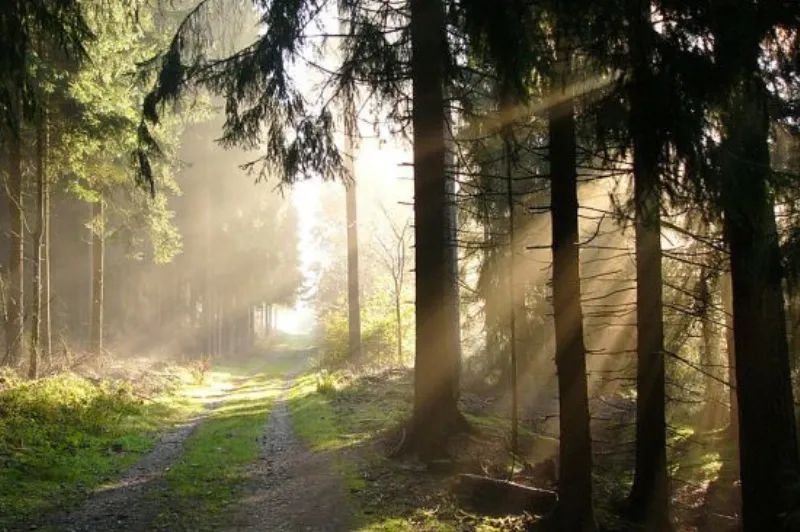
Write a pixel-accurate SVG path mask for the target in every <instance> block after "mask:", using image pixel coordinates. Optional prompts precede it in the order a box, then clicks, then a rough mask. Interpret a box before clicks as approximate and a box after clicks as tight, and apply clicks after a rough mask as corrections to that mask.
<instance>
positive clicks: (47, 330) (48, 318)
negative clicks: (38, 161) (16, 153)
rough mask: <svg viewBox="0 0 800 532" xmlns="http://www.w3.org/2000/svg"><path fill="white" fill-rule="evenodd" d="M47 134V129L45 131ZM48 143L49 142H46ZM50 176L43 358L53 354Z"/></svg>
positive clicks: (47, 181)
mask: <svg viewBox="0 0 800 532" xmlns="http://www.w3.org/2000/svg"><path fill="white" fill-rule="evenodd" d="M45 135H47V131H45ZM48 143H49V142H48ZM50 195H51V193H50V177H49V176H48V175H45V181H44V293H43V296H42V297H43V298H44V300H43V306H42V324H43V326H44V330H43V343H42V348H43V349H42V355H43V356H44V358H45V360H50V359H51V357H52V356H53V316H52V313H51V309H52V305H51V300H52V284H51V276H50V257H51V254H50V245H51V229H50V219H51V212H50Z"/></svg>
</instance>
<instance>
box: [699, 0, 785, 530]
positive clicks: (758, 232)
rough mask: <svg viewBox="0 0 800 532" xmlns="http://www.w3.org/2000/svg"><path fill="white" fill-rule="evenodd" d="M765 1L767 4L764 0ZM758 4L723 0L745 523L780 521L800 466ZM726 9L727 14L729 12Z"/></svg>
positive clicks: (727, 198) (719, 51)
mask: <svg viewBox="0 0 800 532" xmlns="http://www.w3.org/2000/svg"><path fill="white" fill-rule="evenodd" d="M758 5H760V4H758ZM758 5H756V4H750V3H738V2H728V1H722V0H720V1H718V2H716V3H715V7H717V8H718V9H719V11H720V13H718V14H719V16H720V20H723V19H724V23H722V22H721V23H720V24H719V26H717V27H715V28H714V40H715V52H716V55H717V57H716V64H717V65H719V69H720V72H721V73H722V75H723V76H724V77H725V78H724V79H726V81H727V82H728V91H727V94H726V95H725V98H724V100H723V101H724V102H725V105H724V106H723V108H722V109H721V113H720V116H721V126H722V127H721V130H722V133H723V138H722V148H723V149H722V150H720V153H721V155H722V160H721V171H722V175H721V181H722V187H721V190H722V204H723V210H724V218H725V220H724V222H725V223H724V230H725V236H726V240H727V242H728V246H729V248H730V254H731V280H732V287H733V291H732V292H733V307H734V312H733V322H734V326H733V335H734V345H735V355H736V383H737V397H738V400H739V455H740V468H741V479H742V520H743V525H744V530H745V531H756V530H780V529H781V528H782V522H783V518H782V515H781V514H782V513H783V512H785V511H786V510H787V509H788V508H787V505H786V498H785V497H783V496H782V495H783V490H784V489H786V488H787V485H786V484H787V482H788V481H789V477H790V476H791V475H793V474H797V473H798V471H800V462H799V461H798V453H797V434H796V426H795V417H794V402H793V397H792V387H791V380H790V368H789V346H788V342H787V335H786V315H785V309H784V298H783V286H782V282H783V271H782V267H781V256H780V248H779V242H778V232H777V227H776V223H775V212H774V206H773V202H772V198H771V197H770V193H769V178H770V156H769V144H768V138H769V115H768V110H767V105H768V104H767V97H766V94H767V89H766V87H765V86H764V82H763V80H762V78H761V77H760V76H759V74H758V73H759V60H760V58H761V54H762V51H761V47H760V43H761V35H759V34H755V33H754V32H753V31H752V28H756V27H757V26H758V25H756V24H753V23H752V21H753V20H757V19H758V13H755V9H757V7H758ZM723 13H724V15H723Z"/></svg>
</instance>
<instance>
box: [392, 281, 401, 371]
mask: <svg viewBox="0 0 800 532" xmlns="http://www.w3.org/2000/svg"><path fill="white" fill-rule="evenodd" d="M402 289H403V286H402V285H401V284H400V282H398V280H397V279H395V281H394V316H395V320H396V321H397V367H403V312H402V307H401V305H402V297H403V294H402Z"/></svg>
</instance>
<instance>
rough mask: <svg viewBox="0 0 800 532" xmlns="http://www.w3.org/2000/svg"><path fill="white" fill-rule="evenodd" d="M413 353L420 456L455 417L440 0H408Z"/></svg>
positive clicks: (437, 443)
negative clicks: (414, 348) (410, 85)
mask: <svg viewBox="0 0 800 532" xmlns="http://www.w3.org/2000/svg"><path fill="white" fill-rule="evenodd" d="M410 12H411V50H412V51H411V77H412V84H413V90H412V104H413V112H412V125H413V130H414V132H413V141H414V219H415V223H414V240H415V250H416V264H415V277H416V329H417V336H416V353H415V367H414V412H413V419H412V431H411V432H412V434H411V438H410V440H409V441H410V442H411V444H412V445H413V447H414V448H415V449H416V450H417V452H418V453H419V454H420V456H422V457H423V458H427V457H431V456H434V455H437V454H441V453H443V452H444V444H445V440H446V437H447V434H448V433H449V432H450V431H452V430H454V429H456V428H458V426H459V425H460V424H461V423H462V421H463V419H462V418H461V416H460V414H459V412H458V405H457V399H458V397H457V382H458V365H459V361H458V345H457V344H456V341H455V339H456V338H458V335H457V334H456V333H455V332H454V331H453V330H452V328H453V327H454V326H455V325H456V319H455V318H454V314H453V313H454V312H457V309H456V308H455V307H456V304H457V303H456V294H455V293H454V290H453V288H454V287H453V284H452V283H451V282H450V279H451V276H450V273H449V271H448V249H447V248H448V246H447V239H446V238H445V228H446V227H447V175H446V169H445V139H444V137H445V131H444V127H445V109H444V108H445V102H444V97H443V85H444V67H445V58H446V53H447V51H446V48H445V46H446V43H447V36H446V32H445V23H444V6H443V4H442V1H441V0H411V4H410Z"/></svg>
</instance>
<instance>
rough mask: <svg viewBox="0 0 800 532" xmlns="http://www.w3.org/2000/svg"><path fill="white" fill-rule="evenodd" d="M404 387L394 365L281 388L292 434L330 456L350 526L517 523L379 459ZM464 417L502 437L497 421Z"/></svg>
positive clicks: (442, 482) (440, 481)
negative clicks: (484, 512)
mask: <svg viewBox="0 0 800 532" xmlns="http://www.w3.org/2000/svg"><path fill="white" fill-rule="evenodd" d="M411 393H412V390H411V380H410V376H409V375H408V373H407V372H405V371H397V370H395V371H388V372H384V373H380V374H375V375H362V376H355V375H352V374H348V373H346V372H333V373H330V372H320V373H318V374H311V375H306V376H304V377H302V378H300V379H298V380H297V381H295V386H294V387H293V388H292V390H291V392H290V394H289V398H288V403H289V409H290V412H291V414H292V421H293V426H294V429H295V431H296V432H297V434H298V436H299V437H300V438H301V439H302V440H303V441H304V443H305V444H306V445H307V446H308V447H309V448H310V449H312V450H314V451H316V452H325V453H331V455H332V456H331V458H332V462H333V464H334V468H335V469H336V471H337V473H338V474H339V475H340V476H341V478H342V479H343V481H344V483H345V486H346V488H347V489H348V491H349V493H350V503H351V504H350V505H351V507H352V509H353V513H354V520H355V522H354V530H358V531H360V532H373V531H374V532H377V531H385V532H390V531H416V530H429V531H456V530H482V531H486V532H489V531H495V530H518V529H519V530H521V529H522V528H521V527H522V526H523V522H522V520H521V519H520V518H517V517H506V518H489V517H483V516H477V515H474V514H471V513H469V512H466V511H464V510H462V509H460V508H458V507H457V505H456V504H455V501H454V500H453V498H452V497H451V496H450V494H449V490H448V482H449V479H448V478H446V477H442V476H441V475H436V474H432V473H429V472H427V471H426V470H425V468H424V467H423V466H421V465H420V464H415V463H407V462H400V461H396V460H390V459H388V458H386V451H387V447H386V445H385V443H386V441H385V440H386V436H387V435H388V434H389V433H392V432H394V431H396V429H397V428H398V427H399V426H400V425H401V424H402V422H403V421H404V420H405V419H406V418H407V416H408V415H409V414H410V406H411ZM470 420H471V421H473V422H477V423H476V424H477V425H481V428H484V427H485V429H486V431H492V432H493V433H495V436H497V438H499V439H502V436H501V435H499V434H497V432H498V431H499V430H501V428H502V426H503V424H502V423H501V422H500V420H498V419H496V418H494V417H488V416H484V415H482V414H478V413H476V414H474V415H473V416H470Z"/></svg>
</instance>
